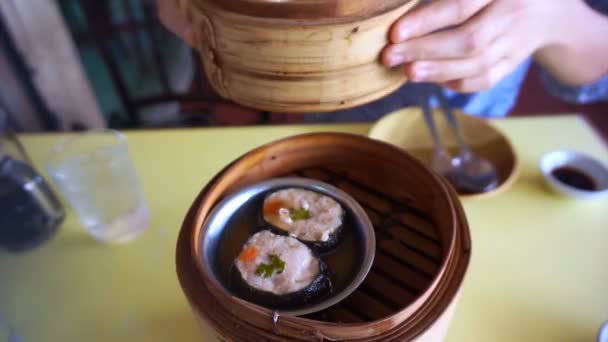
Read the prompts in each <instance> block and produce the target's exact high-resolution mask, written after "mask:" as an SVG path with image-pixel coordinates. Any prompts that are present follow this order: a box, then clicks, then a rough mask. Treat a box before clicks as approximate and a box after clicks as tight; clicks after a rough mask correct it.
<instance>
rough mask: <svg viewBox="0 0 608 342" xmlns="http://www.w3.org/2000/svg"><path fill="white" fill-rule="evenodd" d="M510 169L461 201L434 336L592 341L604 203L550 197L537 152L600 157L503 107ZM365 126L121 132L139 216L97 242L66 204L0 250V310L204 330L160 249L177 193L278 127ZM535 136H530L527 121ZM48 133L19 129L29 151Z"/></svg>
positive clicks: (57, 325) (575, 136) (144, 331)
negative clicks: (28, 238)
mask: <svg viewBox="0 0 608 342" xmlns="http://www.w3.org/2000/svg"><path fill="white" fill-rule="evenodd" d="M494 124H495V125H496V126H497V127H498V128H499V129H501V130H502V131H503V132H505V134H507V135H508V136H509V137H510V138H511V139H512V141H513V142H514V144H515V147H516V149H517V152H518V154H519V157H520V158H521V162H522V172H521V174H520V177H519V179H518V180H517V182H516V183H515V185H514V186H513V187H512V188H511V189H510V190H509V191H507V192H506V193H505V194H503V195H500V196H497V197H494V198H490V199H484V200H478V201H474V200H471V201H465V207H466V212H467V215H468V218H469V220H470V223H471V227H472V237H473V247H474V249H473V259H472V262H471V267H470V269H469V273H468V276H467V279H466V282H465V287H464V292H463V296H462V299H461V301H460V304H459V307H458V309H457V312H456V316H455V318H454V322H453V324H452V327H451V330H450V334H449V337H448V341H466V342H471V341H484V342H485V341H508V342H512V341H551V342H555V341H593V340H594V338H595V335H596V333H597V329H598V328H599V326H600V324H601V323H602V322H603V321H604V320H608V210H607V209H608V201H606V200H602V201H595V202H577V201H572V200H568V199H564V198H561V197H558V196H556V195H553V194H552V193H550V192H549V191H548V190H547V189H546V188H545V187H544V186H543V183H542V180H541V176H540V174H539V171H538V167H537V165H538V162H539V160H540V157H541V155H542V154H543V153H545V152H547V151H550V150H552V149H557V148H571V149H577V150H583V151H586V152H588V153H590V154H592V155H595V156H597V157H599V158H600V159H602V160H603V161H604V162H608V152H607V150H606V148H605V146H603V144H602V143H601V141H600V139H599V138H598V137H597V136H596V135H595V134H594V133H593V132H592V131H591V130H590V127H589V126H588V125H587V124H586V123H585V122H584V121H583V120H581V119H579V118H577V117H574V116H571V117H560V118H534V119H528V118H527V119H504V120H498V121H495V122H494ZM328 130H337V131H344V132H353V133H360V134H366V133H367V131H368V130H369V126H368V125H339V126H283V127H259V128H234V129H196V130H171V131H154V132H130V133H128V137H129V144H130V149H131V154H132V157H133V159H134V161H135V164H136V166H137V168H138V171H139V174H140V176H141V178H142V181H143V185H144V188H145V191H146V194H147V197H148V200H149V204H150V207H151V209H152V215H153V224H152V226H151V227H150V228H149V230H148V231H147V232H146V234H144V235H143V236H142V237H141V238H140V239H138V240H137V241H135V242H133V243H131V244H128V245H119V246H114V245H102V244H99V243H96V242H95V241H94V240H93V239H92V238H90V237H89V236H88V235H87V233H86V232H85V231H84V229H83V228H81V226H80V225H79V223H78V221H77V219H76V218H75V217H74V215H71V214H70V215H69V216H68V219H67V221H66V223H65V224H64V226H63V227H62V228H61V230H60V232H59V234H58V235H57V236H56V237H55V238H54V239H53V240H51V241H50V242H48V243H47V244H45V245H43V246H42V247H40V248H38V249H36V250H33V251H30V252H28V253H24V254H19V255H11V254H6V253H5V252H0V316H4V318H5V319H6V320H7V321H9V322H10V323H11V324H12V325H13V327H14V328H15V330H16V332H17V333H18V334H19V335H21V336H23V337H24V340H25V341H26V342H30V341H35V342H38V341H62V342H66V341H104V342H105V341H214V339H213V337H212V334H211V332H210V331H206V332H204V333H203V334H202V335H201V331H200V329H199V328H198V326H197V325H196V323H195V321H194V318H193V317H192V315H191V313H190V309H189V307H188V304H187V303H186V300H185V298H184V296H183V295H182V292H181V289H180V287H179V284H178V281H177V277H176V276H175V267H174V248H175V241H176V237H177V232H178V229H179V227H180V224H181V221H182V218H183V216H184V214H185V213H186V210H187V209H188V207H189V205H190V203H191V201H192V200H193V199H194V197H195V195H196V194H197V193H198V191H199V190H200V189H201V187H202V186H203V185H204V184H205V183H206V182H207V181H208V180H209V179H210V177H211V176H212V175H213V174H214V173H215V172H217V171H218V170H220V168H221V167H222V166H224V165H225V164H226V163H228V162H229V161H231V160H233V159H234V158H235V157H237V156H239V155H241V154H242V153H244V152H246V151H247V150H249V149H251V148H253V147H255V146H257V145H260V144H263V143H266V142H269V141H271V140H274V139H277V138H281V137H285V136H288V135H293V134H299V133H305V132H311V131H328ZM541 132H542V133H543V134H545V136H541V134H540V133H541ZM60 138H62V137H61V136H57V135H29V136H25V137H23V140H24V143H25V145H26V148H27V149H28V150H29V153H30V154H31V156H32V158H33V159H34V160H35V161H37V162H41V161H42V160H44V158H45V156H46V155H47V153H48V152H49V150H50V148H51V146H52V145H53V144H54V143H56V142H57V141H58V140H59V139H60Z"/></svg>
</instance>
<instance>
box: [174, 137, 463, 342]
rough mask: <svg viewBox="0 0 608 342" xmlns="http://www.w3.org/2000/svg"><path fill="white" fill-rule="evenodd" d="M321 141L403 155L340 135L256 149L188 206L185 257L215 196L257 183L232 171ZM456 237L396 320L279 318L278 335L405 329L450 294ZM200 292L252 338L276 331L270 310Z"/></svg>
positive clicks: (312, 335)
mask: <svg viewBox="0 0 608 342" xmlns="http://www.w3.org/2000/svg"><path fill="white" fill-rule="evenodd" d="M323 139H326V141H325V143H326V144H327V143H329V142H331V143H336V140H338V141H339V140H341V141H342V142H343V143H344V141H347V142H348V143H351V144H352V143H357V144H364V145H370V146H374V147H375V148H378V146H381V152H380V153H385V155H384V156H389V155H392V156H393V157H394V156H397V155H398V156H400V157H403V156H404V154H403V152H401V151H400V150H398V149H396V148H394V147H391V146H389V145H386V144H383V143H379V142H371V140H369V139H366V138H362V137H356V136H349V135H344V134H313V135H304V136H299V137H294V138H289V139H286V140H283V141H279V142H276V143H274V144H271V145H268V146H264V147H262V148H259V149H257V150H255V151H253V152H251V153H249V154H247V155H246V156H245V157H243V158H241V159H239V160H237V161H235V162H234V163H233V164H231V165H230V166H228V167H227V168H226V169H224V170H223V171H222V172H221V173H220V174H218V176H217V177H216V178H215V179H214V180H213V181H212V182H210V183H209V185H208V186H207V187H206V188H205V190H203V192H202V193H201V195H200V196H199V198H198V199H197V201H196V202H195V205H194V206H196V205H200V204H201V203H203V205H200V207H199V208H198V209H197V210H198V211H197V214H196V217H195V219H194V221H192V219H190V220H186V222H185V225H184V228H183V230H186V229H188V228H187V225H188V224H189V225H191V226H192V227H190V228H191V229H192V230H193V231H192V232H191V234H192V235H191V236H190V238H191V246H190V250H191V252H192V253H193V254H194V255H196V248H198V247H197V244H196V243H194V242H193V241H197V239H198V232H197V228H196V227H200V226H201V224H202V220H203V219H204V217H205V215H206V213H207V212H208V210H209V209H210V208H211V206H212V205H213V204H214V203H215V202H216V201H217V199H219V197H220V196H221V194H224V193H227V192H229V191H230V188H232V189H234V188H238V187H240V186H241V185H243V184H246V183H250V182H255V181H257V180H256V179H252V178H247V177H245V178H241V176H242V173H239V172H235V170H238V169H240V170H241V171H244V170H245V171H246V170H251V169H254V168H256V167H259V166H260V165H263V166H262V167H265V168H270V164H268V163H272V161H273V160H274V159H273V158H274V155H275V154H276V153H277V152H279V151H278V150H276V149H275V150H273V147H276V146H279V147H281V146H285V145H289V146H294V145H295V146H300V147H301V148H302V149H306V148H307V147H306V146H305V145H306V144H305V142H306V141H307V140H308V141H315V142H319V141H322V140H323ZM328 139H329V140H328ZM363 142H365V143H363ZM348 143H346V145H348ZM321 145H322V143H321ZM308 147H310V146H308ZM340 148H346V147H345V146H341V147H340ZM368 152H370V151H368ZM375 152H377V151H375ZM395 153H398V154H395ZM313 157H314V156H313ZM410 158H411V157H410ZM412 161H413V164H412V166H416V167H422V168H424V166H422V164H420V163H418V162H416V161H414V160H413V159H412ZM282 171H284V172H286V171H289V170H282ZM425 171H426V172H428V170H425ZM428 174H429V175H430V177H431V178H433V177H434V179H435V182H436V185H437V186H438V187H439V188H441V191H442V193H443V194H444V195H445V198H447V199H448V206H449V208H447V211H448V212H453V213H456V212H457V210H456V209H455V208H454V203H453V202H457V200H454V198H453V197H451V196H450V193H449V191H450V190H449V187H447V186H446V185H445V184H444V183H442V182H441V181H439V180H438V178H436V177H435V176H432V174H431V173H430V172H428ZM266 176H268V175H266ZM458 205H459V204H458ZM193 208H194V207H193ZM457 220H462V218H459V217H457V215H455V216H454V218H453V219H452V222H451V224H452V225H454V226H458V222H457ZM192 223H194V224H192ZM465 223H466V222H465ZM448 229H449V228H448ZM457 233H458V229H454V236H453V243H451V245H450V246H451V247H453V248H450V249H449V250H448V251H447V253H446V254H447V255H446V260H445V262H444V264H443V265H442V268H441V269H440V270H439V271H438V274H437V277H436V278H435V279H434V281H433V283H432V284H431V286H429V288H428V289H427V290H426V291H425V292H424V293H423V294H422V295H421V296H420V297H419V298H417V299H416V300H415V301H414V302H413V303H412V304H411V305H409V306H408V307H406V308H404V309H403V310H401V311H400V312H398V313H397V314H395V315H393V316H390V317H387V318H385V319H382V320H379V321H375V322H371V323H369V322H368V323H365V324H336V323H327V322H319V321H313V320H310V319H304V318H293V317H285V318H282V319H281V324H280V331H279V333H280V334H281V335H285V336H290V337H291V338H295V337H296V336H298V338H300V339H302V340H307V339H310V338H312V339H316V338H318V337H319V336H324V337H326V338H328V337H329V338H332V339H344V338H358V337H361V336H377V335H378V334H379V332H387V331H392V330H394V329H395V328H396V327H397V326H407V325H409V324H410V323H411V322H416V321H417V320H418V319H419V317H420V314H416V313H417V312H421V311H420V310H421V309H422V308H423V307H424V305H427V303H429V302H430V301H431V300H432V298H434V297H433V296H435V297H437V293H440V292H441V291H445V290H446V289H451V285H450V282H446V281H445V279H448V278H449V275H448V272H453V267H454V265H456V264H455V262H456V261H458V255H455V252H454V248H457V247H458V246H459V244H462V242H460V241H461V239H462V237H459V236H458V234H457ZM467 234H468V233H467ZM465 245H468V243H466V241H465ZM469 249H470V247H467V248H465V250H469ZM194 257H195V256H192V258H194ZM467 262H468V259H467ZM465 268H466V267H465ZM199 272H200V276H201V277H200V278H201V280H200V281H201V282H204V280H202V279H204V277H205V270H204V269H199ZM185 273H187V272H185ZM183 277H184V279H186V278H188V277H187V276H185V275H184V276H183ZM181 278H182V277H181V276H180V279H181ZM442 282H443V283H442ZM186 283H187V281H186ZM183 284H184V282H182V285H183ZM446 284H447V285H446ZM458 284H459V282H458ZM205 286H206V289H205V290H206V291H209V293H211V294H213V296H214V297H216V298H217V299H218V300H219V302H220V303H231V304H230V305H228V307H229V309H228V310H227V311H229V312H231V314H232V315H233V318H234V317H248V324H250V325H252V326H254V327H256V329H257V330H255V331H257V333H262V332H271V334H272V331H273V328H276V327H274V326H273V325H272V319H271V318H272V312H271V311H270V310H266V309H263V308H260V307H258V306H255V305H252V304H249V303H247V302H244V301H242V300H239V299H238V298H233V297H231V296H226V293H225V292H223V291H222V290H221V289H214V288H213V285H212V284H209V283H206V284H205ZM446 286H447V287H446ZM185 291H186V292H187V295H188V297H189V299H190V300H191V302H192V303H193V306H194V307H196V303H197V301H196V299H195V298H192V294H190V295H189V294H188V290H186V288H185ZM422 312H423V311H422ZM408 322H410V323H408Z"/></svg>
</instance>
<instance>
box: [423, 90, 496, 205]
mask: <svg viewBox="0 0 608 342" xmlns="http://www.w3.org/2000/svg"><path fill="white" fill-rule="evenodd" d="M427 87H428V88H427V98H426V99H425V100H424V102H423V104H422V108H423V111H424V114H425V119H426V121H427V124H428V126H429V130H430V132H431V135H432V136H433V140H434V143H435V148H434V154H433V163H432V167H433V169H434V170H435V171H436V172H437V173H439V174H441V175H443V176H444V177H446V178H447V179H448V180H449V181H450V183H452V185H453V186H454V187H455V188H456V189H457V190H458V191H460V192H469V193H479V192H486V191H490V190H492V189H494V188H495V187H496V186H497V185H498V180H499V179H498V174H497V172H496V167H495V166H494V165H492V164H491V163H490V162H489V161H487V160H486V159H484V158H482V157H480V156H478V155H477V154H475V153H474V152H473V151H472V150H471V148H470V146H469V145H468V144H467V142H466V139H465V137H464V134H463V133H462V130H461V129H460V125H459V124H458V120H457V119H456V116H455V115H454V112H453V110H452V107H451V105H450V103H449V101H448V99H447V98H446V97H445V94H444V93H443V90H442V89H441V88H440V87H439V86H437V85H428V86H427ZM433 97H435V98H436V99H437V101H438V102H439V106H440V108H441V111H442V112H443V114H444V115H445V118H446V120H447V122H448V124H449V126H450V128H451V129H452V132H453V133H454V135H455V136H456V140H457V142H458V145H459V149H460V152H459V153H458V155H457V156H456V157H453V158H452V157H451V156H450V155H449V153H448V152H447V151H446V149H445V147H444V146H443V144H442V143H441V138H440V137H439V135H438V133H437V129H436V127H435V123H434V121H433V120H434V118H433V114H432V111H431V109H430V100H431V99H432V98H433Z"/></svg>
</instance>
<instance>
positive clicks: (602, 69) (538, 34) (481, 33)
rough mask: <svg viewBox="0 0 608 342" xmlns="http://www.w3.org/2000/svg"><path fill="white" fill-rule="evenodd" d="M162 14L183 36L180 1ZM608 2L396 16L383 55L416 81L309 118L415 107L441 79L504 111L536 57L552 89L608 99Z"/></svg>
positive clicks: (462, 101) (567, 96) (487, 6)
mask: <svg viewBox="0 0 608 342" xmlns="http://www.w3.org/2000/svg"><path fill="white" fill-rule="evenodd" d="M158 5H159V15H160V18H161V21H162V22H163V23H164V24H165V25H166V26H167V27H168V28H169V29H170V30H171V31H173V32H174V33H176V34H177V35H178V36H180V37H182V38H183V39H185V40H186V41H189V40H190V39H191V36H190V32H191V28H190V27H189V25H188V23H187V21H186V20H185V18H184V17H183V16H182V15H181V14H180V12H179V11H178V9H177V8H176V6H175V1H174V0H158ZM607 14H608V0H586V1H583V0H561V1H530V0H436V1H434V2H432V3H429V4H426V5H424V6H421V7H419V8H418V9H416V10H414V11H412V12H410V13H407V14H406V15H404V16H403V17H402V18H400V19H398V20H397V22H395V24H394V25H393V28H392V30H391V32H390V43H389V44H388V46H387V47H386V48H385V49H384V51H383V53H382V56H381V58H382V62H383V63H384V64H385V65H386V66H387V67H394V66H397V65H405V70H406V73H407V75H408V77H409V78H410V80H411V82H408V83H407V84H405V85H404V86H403V87H402V88H401V89H399V90H398V91H396V92H395V93H393V94H391V95H389V96H386V97H384V98H382V99H380V100H377V101H375V102H372V103H369V104H366V105H362V106H359V107H356V108H351V109H347V110H342V111H339V112H334V113H330V114H328V115H308V116H307V118H308V121H325V122H327V121H371V120H376V119H378V118H379V117H380V116H382V115H384V114H387V113H389V112H392V111H394V110H397V109H399V108H403V107H407V106H413V105H418V104H419V102H420V97H421V96H423V93H422V90H421V89H420V87H419V85H417V83H419V82H430V83H437V84H440V85H441V86H443V88H444V92H445V93H446V95H447V96H448V97H449V99H450V102H451V104H452V105H453V106H454V107H456V108H459V109H461V110H463V111H464V112H466V113H469V114H473V115H479V116H486V117H500V116H505V115H507V114H508V112H509V111H510V110H511V109H512V107H513V106H514V104H515V102H516V100H517V96H518V94H519V89H520V87H521V85H522V83H523V80H524V77H525V75H526V73H527V71H528V68H529V67H530V65H531V64H536V65H538V66H539V67H540V69H539V75H540V77H541V79H542V81H543V83H544V84H545V86H546V89H547V90H548V91H549V92H550V93H551V94H553V95H555V96H558V97H560V98H562V99H564V100H566V101H570V102H576V103H592V102H596V101H603V100H608V76H607V73H608V42H607V41H606V37H608V16H606V15H607Z"/></svg>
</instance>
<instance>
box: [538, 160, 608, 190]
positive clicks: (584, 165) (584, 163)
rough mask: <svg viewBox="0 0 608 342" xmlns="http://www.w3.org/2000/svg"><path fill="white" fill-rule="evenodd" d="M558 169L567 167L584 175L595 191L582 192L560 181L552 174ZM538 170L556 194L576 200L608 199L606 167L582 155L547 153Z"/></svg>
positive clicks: (607, 171) (607, 173)
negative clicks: (594, 187) (590, 181)
mask: <svg viewBox="0 0 608 342" xmlns="http://www.w3.org/2000/svg"><path fill="white" fill-rule="evenodd" d="M560 167H569V168H572V169H576V170H578V171H581V172H582V173H584V174H586V175H587V176H588V177H589V178H591V179H592V180H593V182H594V183H595V185H596V187H597V190H593V191H587V190H582V189H579V188H576V187H574V186H571V185H568V184H566V183H564V182H562V181H560V180H559V179H557V178H556V177H555V176H554V175H553V173H552V172H553V171H554V170H556V169H558V168H560ZM540 169H541V171H542V173H543V176H544V177H545V180H546V181H547V184H548V185H549V186H550V187H551V188H552V189H553V190H555V191H556V192H557V193H560V194H562V195H565V196H569V197H573V198H577V199H598V198H603V197H608V167H606V165H604V164H602V163H601V162H600V161H598V160H597V159H595V158H593V157H591V156H588V155H586V154H584V153H580V152H575V151H568V150H557V151H553V152H549V153H547V154H545V155H544V157H543V159H542V160H541V162H540Z"/></svg>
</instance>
